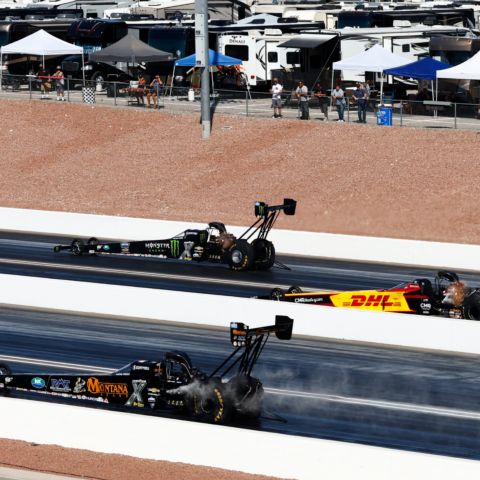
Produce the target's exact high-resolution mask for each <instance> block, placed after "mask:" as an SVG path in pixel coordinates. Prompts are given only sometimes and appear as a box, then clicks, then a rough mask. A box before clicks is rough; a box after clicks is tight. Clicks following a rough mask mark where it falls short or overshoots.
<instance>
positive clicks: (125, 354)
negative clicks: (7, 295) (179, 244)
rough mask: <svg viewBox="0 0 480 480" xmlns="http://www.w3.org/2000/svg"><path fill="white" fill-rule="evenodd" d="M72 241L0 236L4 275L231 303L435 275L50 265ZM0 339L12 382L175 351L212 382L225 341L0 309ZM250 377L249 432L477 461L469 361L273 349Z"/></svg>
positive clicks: (393, 352)
mask: <svg viewBox="0 0 480 480" xmlns="http://www.w3.org/2000/svg"><path fill="white" fill-rule="evenodd" d="M70 240H71V239H61V238H60V239H59V238H54V237H44V236H29V235H22V234H13V233H3V234H0V273H9V274H16V275H29V276H40V277H48V278H59V279H65V280H81V281H92V282H100V283H111V284H119V285H132V286H140V287H149V288H165V289H171V290H182V291H195V292H203V293H215V294H222V295H236V296H252V295H256V294H259V295H261V294H266V293H268V292H269V290H270V289H271V288H272V287H274V286H290V285H299V286H302V287H307V288H319V289H322V288H323V289H330V290H335V289H338V290H347V289H361V288H382V287H384V288H388V287H391V286H394V285H396V284H398V283H400V282H403V281H408V280H411V279H414V278H419V277H427V278H433V276H434V274H435V271H434V270H428V269H419V268H413V267H391V266H386V265H372V264H361V263H353V262H339V261H331V260H323V259H311V258H301V257H285V256H283V257H282V256H280V257H279V260H280V261H281V262H283V263H285V264H286V265H288V266H289V267H290V268H291V270H283V269H278V268H274V269H272V270H271V271H269V272H245V273H235V272H231V271H229V270H228V268H227V267H226V266H225V265H212V264H207V263H204V264H196V263H189V264H185V263H181V262H177V261H169V260H160V259H153V258H141V257H134V258H126V257H124V258H122V257H113V256H104V257H89V256H84V257H74V256H72V255H71V254H68V253H59V254H54V252H53V245H55V244H57V243H63V242H66V243H69V241H70ZM460 273H461V272H460ZM461 278H462V279H465V280H467V281H468V282H469V283H470V284H471V285H479V284H480V276H479V275H478V274H477V275H475V274H473V273H461ZM231 320H238V319H232V318H225V326H226V327H227V326H228V324H229V322H230V321H231ZM244 320H245V321H246V323H248V319H244ZM271 320H272V319H265V323H267V324H268V323H270V322H271ZM0 332H1V334H0V362H1V363H8V364H9V365H11V366H12V367H13V370H14V371H34V372H36V371H54V372H59V371H64V372H66V371H95V370H96V371H102V369H108V370H109V371H110V370H114V369H117V368H120V367H121V366H123V365H124V364H126V363H128V362H130V361H132V360H135V359H139V358H145V359H148V358H151V359H156V358H161V357H162V354H163V352H165V351H166V350H169V349H180V350H185V351H186V352H187V353H189V354H190V356H191V357H192V360H193V362H194V364H195V365H196V366H198V367H200V368H202V369H203V370H205V371H206V372H209V371H211V370H213V369H214V367H215V366H216V365H218V363H220V361H221V360H222V359H223V358H224V357H225V356H226V355H227V354H228V353H230V352H231V346H230V344H229V337H228V333H227V331H226V330H225V331H218V330H207V329H199V328H193V327H192V328H187V327H174V326H171V325H161V324H156V323H142V322H128V321H115V320H110V319H100V318H93V317H86V316H78V315H77V316H69V315H64V314H62V315H60V314H57V313H48V312H33V311H27V310H18V309H8V308H3V309H0ZM294 333H295V329H294ZM432 334H433V335H434V334H435V332H432ZM292 359H295V360H292ZM256 374H257V376H258V377H259V378H261V379H262V381H263V382H264V386H265V387H266V391H267V395H266V399H265V405H264V406H265V409H264V410H265V415H264V418H262V419H261V421H260V423H259V424H258V425H257V424H253V425H247V428H261V429H262V430H265V431H272V432H279V433H284V434H295V435H304V436H311V437H317V438H326V439H335V440H341V441H348V442H359V443H365V444H370V445H381V446H387V447H392V448H400V449H405V450H413V451H422V452H430V453H436V454H442V455H452V456H458V457H465V458H475V459H480V428H479V426H480V407H479V404H478V398H479V392H480V364H479V362H478V358H477V357H474V356H454V355H440V354H434V353H426V352H419V351H413V350H407V349H394V348H383V347H377V346H365V345H361V346H360V345H355V344H348V343H339V342H320V341H314V340H305V339H295V338H294V339H293V340H292V341H290V342H280V341H278V340H276V339H273V340H272V341H271V343H269V345H267V347H266V349H265V351H264V353H263V356H262V357H261V360H260V363H259V365H258V368H257V370H256ZM279 417H280V418H279ZM282 419H283V420H284V421H282ZM239 427H244V425H239Z"/></svg>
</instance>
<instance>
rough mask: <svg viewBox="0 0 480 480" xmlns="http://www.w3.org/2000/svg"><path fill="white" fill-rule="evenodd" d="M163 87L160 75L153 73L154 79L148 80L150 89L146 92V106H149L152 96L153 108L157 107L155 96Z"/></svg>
mask: <svg viewBox="0 0 480 480" xmlns="http://www.w3.org/2000/svg"><path fill="white" fill-rule="evenodd" d="M162 87H163V82H162V80H161V78H160V75H155V77H154V79H153V80H152V81H151V82H150V89H149V90H148V92H147V101H148V108H150V99H151V98H152V97H153V108H154V109H156V108H157V97H158V96H159V95H160V93H161V90H162Z"/></svg>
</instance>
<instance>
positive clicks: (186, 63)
mask: <svg viewBox="0 0 480 480" xmlns="http://www.w3.org/2000/svg"><path fill="white" fill-rule="evenodd" d="M242 64H243V62H242V60H240V59H239V58H234V57H229V56H228V55H223V53H220V52H216V51H215V50H212V49H208V67H212V66H215V67H217V66H223V67H229V66H231V65H242ZM196 66H197V56H196V54H195V53H194V54H193V55H189V56H188V57H184V58H180V59H178V60H177V61H176V62H175V64H174V66H173V74H172V82H171V84H170V95H172V88H173V79H174V78H175V68H176V67H196ZM212 83H213V82H212Z"/></svg>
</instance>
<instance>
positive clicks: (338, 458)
mask: <svg viewBox="0 0 480 480" xmlns="http://www.w3.org/2000/svg"><path fill="white" fill-rule="evenodd" d="M0 425H1V426H2V434H1V435H2V437H4V438H10V439H13V440H23V441H26V442H34V443H40V444H54V445H60V446H63V447H67V448H78V449H86V450H91V451H94V452H101V453H116V454H122V455H131V456H135V457H139V458H147V459H152V460H167V461H170V462H182V463H189V464H194V465H204V466H209V467H217V468H224V469H227V470H236V471H241V472H247V473H256V474H263V475H269V476H272V475H273V476H275V477H278V478H298V479H303V480H318V479H319V478H333V477H334V478H359V476H360V477H362V478H363V477H366V476H368V478H369V479H370V480H384V479H385V478H389V479H390V480H404V479H405V478H423V477H425V478H428V477H432V478H435V479H436V480H443V479H445V480H451V479H452V478H478V477H479V475H480V462H478V461H475V460H465V459H460V458H452V457H441V456H438V455H430V454H424V453H416V452H406V451H401V450H394V449H390V448H381V447H371V446H367V445H360V444H350V443H346V442H335V441H332V440H322V439H313V438H306V437H298V436H292V435H281V434H276V433H266V432H261V431H255V430H248V429H241V428H232V427H222V426H218V425H207V424H201V423H196V422H187V421H182V420H173V419H168V418H161V417H154V416H150V415H148V416H144V415H138V414H131V413H120V412H112V411H108V410H97V409H93V408H86V407H72V406H68V405H59V404H52V403H45V402H36V401H32V400H23V399H18V398H0ZM205 439H208V441H205ZM346 458H348V461H345V459H346ZM99 469H100V470H99V471H101V466H99Z"/></svg>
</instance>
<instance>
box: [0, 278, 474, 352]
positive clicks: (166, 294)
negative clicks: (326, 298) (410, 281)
mask: <svg viewBox="0 0 480 480" xmlns="http://www.w3.org/2000/svg"><path fill="white" fill-rule="evenodd" d="M0 304H4V305H16V306H24V307H34V308H45V309H52V310H63V311H72V312H83V313H92V314H100V315H113V316H122V317H130V318H138V319H150V320H167V321H175V322H180V323H187V324H199V325H211V326H216V327H228V326H229V323H230V321H242V322H244V323H246V324H247V325H250V326H252V327H254V326H259V325H262V324H265V323H267V324H268V323H270V322H272V321H273V319H274V317H275V315H278V314H282V315H289V316H290V317H292V318H294V319H295V326H294V333H295V334H297V335H307V336H313V337H325V338H331V339H339V340H349V341H359V342H372V343H380V344H386V345H394V346H403V347H412V348H425V349H434V350H444V351H450V352H463V353H472V354H480V323H479V322H474V321H470V320H453V319H449V318H440V317H423V316H420V315H404V314H398V313H385V312H371V311H365V310H357V311H355V310H349V309H343V308H333V307H320V306H315V305H299V304H293V303H286V302H285V303H284V302H273V301H268V300H256V299H249V298H235V297H227V296H216V295H206V294H199V293H187V292H174V291H169V290H157V289H149V288H138V287H126V286H117V285H103V284H95V283H85V282H73V281H65V280H54V279H43V278H35V277H23V276H16V275H0Z"/></svg>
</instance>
